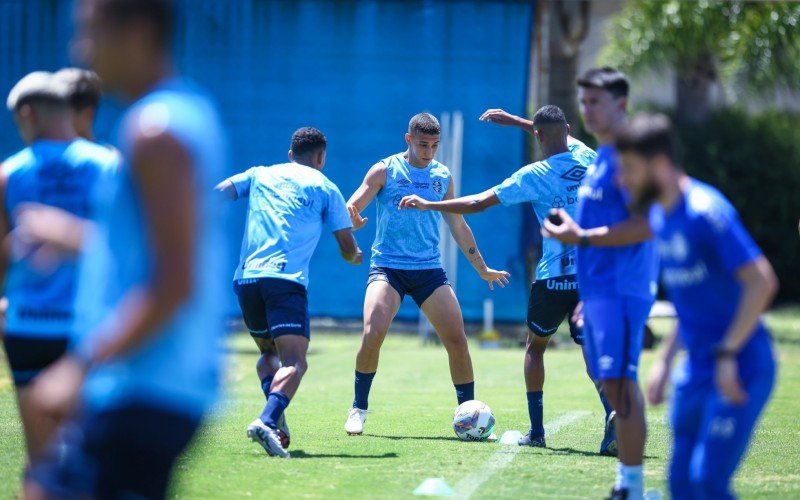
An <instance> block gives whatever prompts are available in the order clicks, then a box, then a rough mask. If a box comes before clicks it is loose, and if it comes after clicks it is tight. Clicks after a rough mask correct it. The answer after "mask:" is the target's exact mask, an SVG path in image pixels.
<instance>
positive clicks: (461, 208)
mask: <svg viewBox="0 0 800 500" xmlns="http://www.w3.org/2000/svg"><path fill="white" fill-rule="evenodd" d="M498 204H500V200H499V199H498V198H497V195H496V194H495V192H494V190H492V189H488V190H486V191H484V192H482V193H478V194H473V195H470V196H462V197H461V198H454V199H452V200H448V199H444V200H442V201H428V200H425V199H423V198H420V197H419V196H417V195H411V196H406V197H404V198H403V199H402V200H400V209H409V208H416V209H417V210H437V211H439V212H444V213H449V214H477V213H481V212H483V211H484V210H486V209H487V208H491V207H493V206H495V205H498Z"/></svg>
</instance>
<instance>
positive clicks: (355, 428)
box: [344, 408, 367, 436]
mask: <svg viewBox="0 0 800 500" xmlns="http://www.w3.org/2000/svg"><path fill="white" fill-rule="evenodd" d="M365 420H367V410H362V409H361V408H350V414H348V415H347V421H346V422H345V423H344V430H345V432H347V433H348V434H349V435H351V436H360V435H361V434H362V433H363V432H364V421H365Z"/></svg>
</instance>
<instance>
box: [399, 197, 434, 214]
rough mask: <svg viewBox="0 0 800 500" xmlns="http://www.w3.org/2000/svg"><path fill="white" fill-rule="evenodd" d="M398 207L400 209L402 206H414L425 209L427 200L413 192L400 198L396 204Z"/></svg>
mask: <svg viewBox="0 0 800 500" xmlns="http://www.w3.org/2000/svg"><path fill="white" fill-rule="evenodd" d="M398 207H399V208H400V209H401V210H402V209H404V208H416V209H417V210H427V209H428V201H427V200H424V199H422V198H420V197H419V196H417V195H415V194H412V195H409V196H405V197H404V198H403V199H402V200H400V204H399V205H398Z"/></svg>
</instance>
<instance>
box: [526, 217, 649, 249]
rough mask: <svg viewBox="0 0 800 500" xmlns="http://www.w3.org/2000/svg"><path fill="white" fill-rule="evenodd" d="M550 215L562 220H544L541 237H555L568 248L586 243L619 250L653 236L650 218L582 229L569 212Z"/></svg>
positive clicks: (630, 218)
mask: <svg viewBox="0 0 800 500" xmlns="http://www.w3.org/2000/svg"><path fill="white" fill-rule="evenodd" d="M550 214H551V216H557V218H560V222H561V223H560V224H556V223H555V222H553V221H552V220H550V218H548V219H545V221H544V227H543V228H542V234H543V235H544V236H545V237H547V238H555V239H557V240H558V241H560V242H561V243H564V244H567V245H579V244H585V245H590V246H595V247H618V246H628V245H635V244H637V243H642V242H643V241H647V240H649V239H651V238H652V237H653V233H652V231H651V230H650V224H649V223H648V222H647V219H646V218H645V217H643V216H641V215H638V214H631V216H630V217H629V218H628V219H626V220H624V221H622V222H618V223H617V224H614V225H613V226H602V227H595V228H591V229H583V228H582V227H580V226H579V225H578V223H577V222H575V221H574V220H573V219H572V217H570V216H569V214H568V213H567V211H566V210H563V209H560V208H559V209H553V210H552V211H551V212H550Z"/></svg>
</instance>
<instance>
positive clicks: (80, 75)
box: [55, 68, 103, 142]
mask: <svg viewBox="0 0 800 500" xmlns="http://www.w3.org/2000/svg"><path fill="white" fill-rule="evenodd" d="M55 78H56V79H57V80H61V81H63V82H64V83H65V84H66V85H67V86H68V88H69V105H70V107H71V108H72V124H73V126H74V127H75V131H76V132H77V133H78V135H79V136H81V137H83V138H84V139H88V140H90V141H92V142H97V139H96V138H95V135H94V120H95V117H96V116H97V108H98V107H99V106H100V98H101V97H103V87H102V83H101V82H100V77H99V76H97V73H95V72H94V71H90V70H88V69H81V68H62V69H60V70H58V71H57V72H56V73H55Z"/></svg>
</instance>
